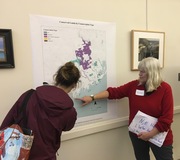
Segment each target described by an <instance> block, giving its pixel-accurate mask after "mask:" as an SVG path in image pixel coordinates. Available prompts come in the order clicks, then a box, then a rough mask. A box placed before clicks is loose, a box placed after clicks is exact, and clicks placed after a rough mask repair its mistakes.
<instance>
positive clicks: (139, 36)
mask: <svg viewBox="0 0 180 160" xmlns="http://www.w3.org/2000/svg"><path fill="white" fill-rule="evenodd" d="M131 38H132V55H131V70H138V64H139V62H140V61H141V60H142V59H143V58H147V57H155V58H157V59H158V60H159V62H160V65H161V68H163V67H164V45H165V33H164V32H156V31H141V30H132V31H131Z"/></svg>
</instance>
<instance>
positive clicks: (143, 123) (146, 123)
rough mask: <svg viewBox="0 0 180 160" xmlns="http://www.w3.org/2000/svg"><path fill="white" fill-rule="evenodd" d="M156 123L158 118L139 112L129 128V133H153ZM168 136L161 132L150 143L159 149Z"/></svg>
mask: <svg viewBox="0 0 180 160" xmlns="http://www.w3.org/2000/svg"><path fill="white" fill-rule="evenodd" d="M156 123H157V118H155V117H152V116H149V115H147V114H145V113H143V112H141V111H138V112H137V114H136V115H135V117H134V119H133V120H132V122H131V124H130V125H129V127H128V128H129V131H131V132H133V133H136V134H139V133H140V132H143V131H147V132H149V131H151V130H152V129H153V127H154V125H155V124H156ZM166 135H167V132H161V133H159V134H157V135H156V136H154V137H153V138H151V139H149V141H150V142H151V143H153V144H155V145H157V146H158V147H161V146H162V144H163V142H164V140H165V138H166Z"/></svg>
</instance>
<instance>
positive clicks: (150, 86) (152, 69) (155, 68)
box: [138, 57, 163, 92]
mask: <svg viewBox="0 0 180 160" xmlns="http://www.w3.org/2000/svg"><path fill="white" fill-rule="evenodd" d="M138 69H139V70H144V71H145V72H146V73H147V76H148V79H147V81H146V92H152V91H154V90H156V89H157V88H158V87H159V86H160V85H161V82H162V81H163V79H162V76H161V67H160V63H159V61H158V59H156V58H153V57H148V58H144V59H143V60H142V61H141V62H140V63H139V65H138Z"/></svg>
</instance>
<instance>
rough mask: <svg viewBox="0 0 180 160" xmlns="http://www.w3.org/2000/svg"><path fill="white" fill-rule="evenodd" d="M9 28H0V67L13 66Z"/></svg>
mask: <svg viewBox="0 0 180 160" xmlns="http://www.w3.org/2000/svg"><path fill="white" fill-rule="evenodd" d="M14 67H15V64H14V53H13V42H12V31H11V29H0V68H14Z"/></svg>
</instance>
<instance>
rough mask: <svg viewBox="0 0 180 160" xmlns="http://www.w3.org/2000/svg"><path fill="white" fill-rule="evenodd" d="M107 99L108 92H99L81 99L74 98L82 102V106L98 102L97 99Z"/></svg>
mask: <svg viewBox="0 0 180 160" xmlns="http://www.w3.org/2000/svg"><path fill="white" fill-rule="evenodd" d="M108 97H109V92H108V91H106V90H105V91H102V92H99V93H97V94H95V95H89V96H84V97H82V98H76V99H77V100H81V101H82V103H83V104H82V106H85V105H87V104H89V103H91V102H92V101H95V100H98V99H105V98H108Z"/></svg>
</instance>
